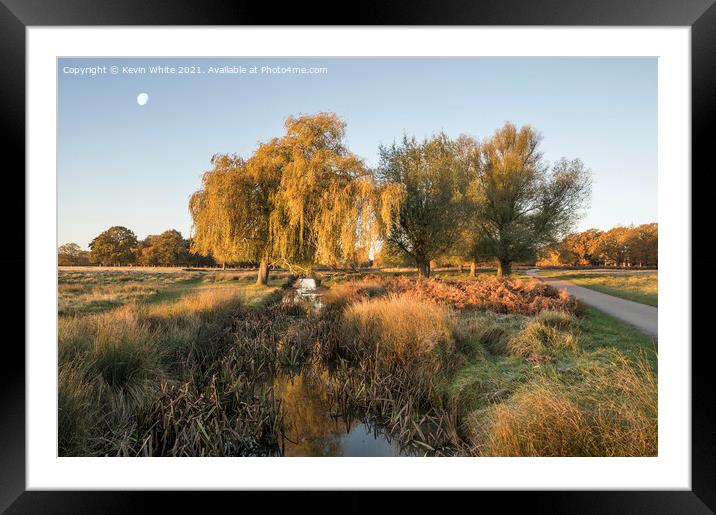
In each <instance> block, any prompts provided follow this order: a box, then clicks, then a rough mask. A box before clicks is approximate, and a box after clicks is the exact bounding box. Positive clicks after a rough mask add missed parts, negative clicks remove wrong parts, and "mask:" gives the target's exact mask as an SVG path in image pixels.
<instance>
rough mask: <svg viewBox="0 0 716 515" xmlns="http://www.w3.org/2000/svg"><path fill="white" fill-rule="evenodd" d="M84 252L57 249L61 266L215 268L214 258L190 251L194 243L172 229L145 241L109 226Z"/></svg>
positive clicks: (69, 245)
mask: <svg viewBox="0 0 716 515" xmlns="http://www.w3.org/2000/svg"><path fill="white" fill-rule="evenodd" d="M89 247H90V250H89V251H85V250H82V249H81V248H80V246H79V245H77V244H76V243H66V244H64V245H61V246H60V247H59V248H58V249H57V258H58V264H59V265H60V266H67V265H90V264H98V265H102V266H122V265H143V266H213V265H215V264H216V261H215V260H214V259H213V257H211V256H202V255H201V254H197V253H196V252H192V251H191V240H189V239H185V238H184V237H183V236H182V234H181V233H180V232H179V231H177V230H175V229H170V230H168V231H164V232H163V233H161V234H156V235H149V236H147V237H146V238H145V239H143V240H139V239H137V236H136V234H134V232H133V231H132V230H130V229H127V228H126V227H122V226H119V225H117V226H114V227H110V228H109V229H107V230H106V231H103V232H102V233H101V234H99V235H98V236H97V237H96V238H94V239H93V240H92V242H91V243H90V245H89Z"/></svg>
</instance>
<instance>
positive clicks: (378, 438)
mask: <svg viewBox="0 0 716 515" xmlns="http://www.w3.org/2000/svg"><path fill="white" fill-rule="evenodd" d="M329 380H330V376H329V373H328V371H327V370H325V369H320V370H316V369H310V370H307V371H304V372H301V373H300V374H294V375H291V374H283V375H280V376H278V377H277V378H276V379H275V381H274V392H275V394H276V396H277V397H278V398H280V399H281V403H282V409H283V413H284V417H285V418H284V438H283V442H282V445H281V447H282V455H284V456H346V457H347V456H400V455H404V454H403V453H401V450H400V448H399V447H398V446H397V444H396V443H395V442H391V441H390V440H389V439H388V438H387V437H386V436H385V435H384V434H383V433H381V432H380V431H378V430H376V429H375V428H372V427H371V426H370V425H368V424H366V423H364V422H361V421H360V420H358V419H356V418H355V417H352V416H351V415H350V414H345V413H341V412H340V411H339V409H338V406H336V405H334V404H333V403H332V402H331V399H330V398H329V396H328V392H327V389H326V382H327V381H329Z"/></svg>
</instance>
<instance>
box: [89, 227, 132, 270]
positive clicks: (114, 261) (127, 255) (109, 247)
mask: <svg viewBox="0 0 716 515" xmlns="http://www.w3.org/2000/svg"><path fill="white" fill-rule="evenodd" d="M137 245H138V243H137V236H136V235H135V234H134V233H133V232H132V231H131V230H129V229H127V228H126V227H121V226H114V227H110V228H109V229H107V230H106V231H104V232H103V233H101V234H100V235H99V236H97V237H96V238H95V239H93V240H92V242H91V243H90V245H89V246H90V255H89V258H90V261H91V262H92V263H99V264H101V265H127V264H131V263H134V261H135V258H136V256H135V251H136V249H137Z"/></svg>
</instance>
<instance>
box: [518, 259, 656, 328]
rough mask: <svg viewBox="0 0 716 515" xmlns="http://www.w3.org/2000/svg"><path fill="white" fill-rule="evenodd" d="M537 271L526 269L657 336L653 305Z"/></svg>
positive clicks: (586, 302) (589, 303) (533, 275)
mask: <svg viewBox="0 0 716 515" xmlns="http://www.w3.org/2000/svg"><path fill="white" fill-rule="evenodd" d="M537 272H538V270H537V269H533V270H528V271H527V275H531V276H532V277H537V278H538V279H541V280H543V281H545V282H547V283H549V284H550V285H551V286H554V287H555V288H559V289H565V290H567V292H568V293H569V294H570V295H574V296H575V297H577V298H578V299H579V300H581V301H582V302H584V303H585V304H587V305H589V306H592V307H594V308H597V309H598V310H600V311H603V312H605V313H606V314H608V315H611V316H613V317H614V318H618V319H619V320H621V321H622V322H626V323H627V324H629V325H633V326H634V327H636V328H637V329H640V330H641V331H643V332H645V333H646V334H648V335H650V336H653V337H655V338H657V337H658V333H659V324H658V318H657V314H658V312H659V311H658V309H657V308H655V307H654V306H647V305H646V304H641V303H639V302H633V301H631V300H626V299H620V298H619V297H614V296H613V295H607V294H606V293H601V292H598V291H595V290H590V289H589V288H583V287H582V286H577V285H576V284H572V283H570V282H567V281H564V280H562V279H552V278H550V277H543V276H541V275H539V274H538V273H537Z"/></svg>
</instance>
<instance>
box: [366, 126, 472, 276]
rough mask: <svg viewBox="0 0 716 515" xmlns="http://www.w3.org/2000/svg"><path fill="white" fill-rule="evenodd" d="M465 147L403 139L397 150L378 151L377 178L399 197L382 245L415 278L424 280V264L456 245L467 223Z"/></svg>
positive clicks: (434, 140) (439, 140)
mask: <svg viewBox="0 0 716 515" xmlns="http://www.w3.org/2000/svg"><path fill="white" fill-rule="evenodd" d="M467 146H469V142H468V140H467V139H461V140H459V141H451V140H450V139H449V138H448V137H447V136H446V135H445V134H438V135H437V136H434V137H432V138H430V139H426V140H424V141H422V142H419V141H417V140H416V139H415V138H408V137H407V136H406V137H404V138H403V141H402V142H401V143H400V144H399V145H398V144H395V143H394V144H393V145H392V146H390V147H386V146H382V147H380V165H379V168H378V176H379V178H380V179H381V181H383V183H385V184H396V185H399V186H400V187H401V189H402V191H403V194H404V196H403V197H402V202H401V203H400V206H399V209H397V210H394V211H393V216H392V219H391V224H390V230H389V232H388V237H387V242H388V243H389V245H390V247H389V248H391V249H398V250H400V251H401V252H402V253H403V254H405V255H406V256H408V257H409V258H410V259H411V260H412V261H413V263H415V265H416V266H417V268H418V274H419V276H420V277H429V276H430V261H431V260H433V259H435V258H436V257H439V256H441V255H442V254H444V253H445V252H447V251H448V250H449V249H450V248H451V247H452V246H454V245H455V244H456V243H458V241H460V238H461V236H462V232H463V229H464V227H465V225H466V223H467V214H468V207H469V203H468V202H467V198H466V191H467V187H468V184H469V178H470V170H469V164H470V163H469V161H468V160H467V159H465V158H464V155H465V154H466V149H465V147H467Z"/></svg>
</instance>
